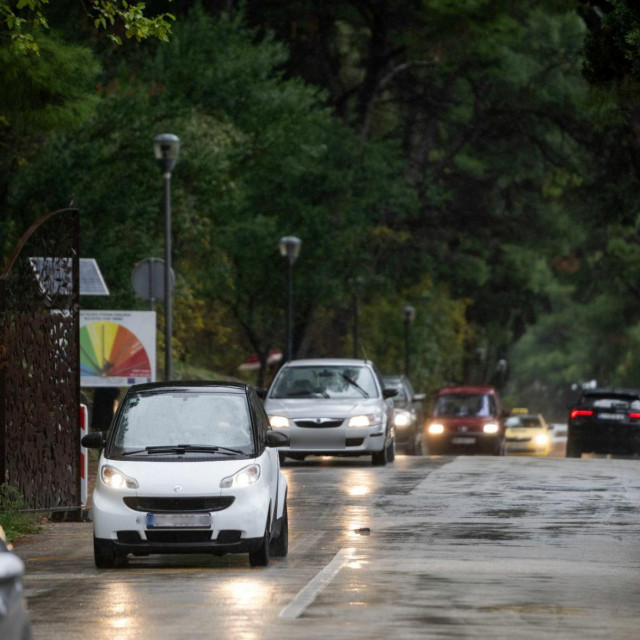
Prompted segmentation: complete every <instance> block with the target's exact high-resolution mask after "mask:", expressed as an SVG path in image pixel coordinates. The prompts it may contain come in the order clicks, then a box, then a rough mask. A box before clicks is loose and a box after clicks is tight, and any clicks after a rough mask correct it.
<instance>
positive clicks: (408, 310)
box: [402, 305, 416, 322]
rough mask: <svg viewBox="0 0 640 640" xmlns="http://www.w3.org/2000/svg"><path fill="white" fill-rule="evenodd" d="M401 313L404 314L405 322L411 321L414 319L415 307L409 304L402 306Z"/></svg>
mask: <svg viewBox="0 0 640 640" xmlns="http://www.w3.org/2000/svg"><path fill="white" fill-rule="evenodd" d="M402 313H403V314H404V319H405V320H406V321H407V322H413V321H414V320H415V319H416V308H415V307H412V306H411V305H406V306H404V307H402Z"/></svg>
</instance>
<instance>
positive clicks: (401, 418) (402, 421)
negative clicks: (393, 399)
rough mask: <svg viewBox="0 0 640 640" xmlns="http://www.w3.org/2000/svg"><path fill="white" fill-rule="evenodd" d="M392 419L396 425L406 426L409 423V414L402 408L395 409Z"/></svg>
mask: <svg viewBox="0 0 640 640" xmlns="http://www.w3.org/2000/svg"><path fill="white" fill-rule="evenodd" d="M393 421H394V423H395V425H396V427H408V426H409V425H410V424H411V414H410V413H409V412H408V411H405V410H404V409H397V410H396V412H395V415H394V418H393Z"/></svg>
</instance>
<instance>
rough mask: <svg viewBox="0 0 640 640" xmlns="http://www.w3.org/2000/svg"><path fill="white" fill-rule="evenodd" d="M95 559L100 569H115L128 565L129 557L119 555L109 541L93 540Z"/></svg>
mask: <svg viewBox="0 0 640 640" xmlns="http://www.w3.org/2000/svg"><path fill="white" fill-rule="evenodd" d="M93 557H94V560H95V564H96V567H98V569H113V568H114V567H123V566H126V564H127V557H126V555H124V554H122V553H118V552H117V551H116V550H115V548H114V546H113V545H112V544H111V542H109V541H108V540H100V539H98V538H95V537H94V538H93Z"/></svg>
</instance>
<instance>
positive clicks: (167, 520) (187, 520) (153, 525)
mask: <svg viewBox="0 0 640 640" xmlns="http://www.w3.org/2000/svg"><path fill="white" fill-rule="evenodd" d="M168 528H176V529H210V528H211V514H210V513H147V529H168Z"/></svg>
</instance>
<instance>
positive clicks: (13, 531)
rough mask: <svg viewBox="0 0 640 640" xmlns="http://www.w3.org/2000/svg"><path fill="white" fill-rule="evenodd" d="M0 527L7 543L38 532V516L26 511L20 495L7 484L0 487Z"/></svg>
mask: <svg viewBox="0 0 640 640" xmlns="http://www.w3.org/2000/svg"><path fill="white" fill-rule="evenodd" d="M0 525H2V528H3V529H4V532H5V534H6V536H7V540H8V541H9V542H11V541H12V540H15V539H16V538H18V537H19V536H21V535H23V534H25V533H37V532H38V531H39V530H40V526H39V524H38V515H37V514H35V513H34V512H32V511H26V504H25V501H24V498H23V496H22V494H21V493H20V492H19V491H18V489H16V488H15V487H12V486H11V485H8V484H2V485H0Z"/></svg>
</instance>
